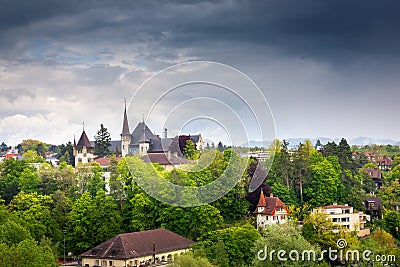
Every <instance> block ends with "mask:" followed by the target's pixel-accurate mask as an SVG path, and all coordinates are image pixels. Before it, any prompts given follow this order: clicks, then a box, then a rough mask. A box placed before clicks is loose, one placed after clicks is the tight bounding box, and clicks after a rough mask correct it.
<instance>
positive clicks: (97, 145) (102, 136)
mask: <svg viewBox="0 0 400 267" xmlns="http://www.w3.org/2000/svg"><path fill="white" fill-rule="evenodd" d="M94 139H95V141H94V153H95V154H96V155H97V156H99V157H105V156H108V155H109V154H110V146H111V137H110V133H109V132H108V131H107V128H105V127H104V126H103V124H100V129H99V130H98V131H97V134H96V135H95V136H94Z"/></svg>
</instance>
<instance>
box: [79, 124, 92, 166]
mask: <svg viewBox="0 0 400 267" xmlns="http://www.w3.org/2000/svg"><path fill="white" fill-rule="evenodd" d="M93 150H94V147H93V146H92V144H91V143H90V141H89V138H88V137H87V135H86V133H85V128H83V132H82V135H81V138H79V141H78V143H77V144H75V138H74V156H75V165H78V164H79V163H89V162H92V161H93V158H94V154H93V152H94V151H93Z"/></svg>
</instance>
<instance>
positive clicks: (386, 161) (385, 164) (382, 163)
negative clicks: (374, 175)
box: [376, 155, 392, 171]
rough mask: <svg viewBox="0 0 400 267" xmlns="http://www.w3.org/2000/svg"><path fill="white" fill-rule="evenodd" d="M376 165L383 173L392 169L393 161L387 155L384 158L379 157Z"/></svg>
mask: <svg viewBox="0 0 400 267" xmlns="http://www.w3.org/2000/svg"><path fill="white" fill-rule="evenodd" d="M376 164H377V165H378V168H379V169H381V170H382V171H388V170H390V168H392V159H391V158H389V157H388V156H386V155H385V156H383V157H378V160H377V162H376Z"/></svg>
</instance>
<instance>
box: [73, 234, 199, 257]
mask: <svg viewBox="0 0 400 267" xmlns="http://www.w3.org/2000/svg"><path fill="white" fill-rule="evenodd" d="M194 243H195V242H194V241H192V240H190V239H187V238H185V237H183V236H180V235H178V234H176V233H173V232H171V231H168V230H166V229H164V228H161V229H155V230H148V231H142V232H134V233H126V234H120V235H117V236H115V237H113V238H111V239H109V240H107V241H105V242H103V243H101V244H100V245H97V246H96V247H94V248H92V249H90V250H88V251H86V252H84V253H82V254H81V255H80V257H90V258H113V259H130V258H136V257H143V256H150V255H153V252H154V251H153V248H154V247H155V253H163V252H169V251H176V250H180V249H186V248H188V247H189V246H190V245H192V244H194Z"/></svg>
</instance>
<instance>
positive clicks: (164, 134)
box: [163, 128, 168, 138]
mask: <svg viewBox="0 0 400 267" xmlns="http://www.w3.org/2000/svg"><path fill="white" fill-rule="evenodd" d="M167 137H168V129H167V128H164V132H163V138H167Z"/></svg>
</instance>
